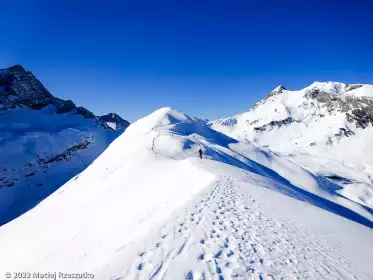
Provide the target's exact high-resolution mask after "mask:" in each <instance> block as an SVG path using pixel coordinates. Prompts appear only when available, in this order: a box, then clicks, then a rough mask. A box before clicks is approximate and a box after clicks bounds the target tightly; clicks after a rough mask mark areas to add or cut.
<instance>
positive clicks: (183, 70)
mask: <svg viewBox="0 0 373 280" xmlns="http://www.w3.org/2000/svg"><path fill="white" fill-rule="evenodd" d="M0 26H1V27H2V28H1V33H0V34H1V43H0V61H1V66H2V67H0V68H4V67H7V66H10V65H12V64H22V65H24V66H25V68H27V69H29V70H31V71H32V72H33V73H34V74H35V75H36V76H37V77H38V78H39V79H40V80H41V81H42V82H43V83H44V84H45V86H46V87H47V88H48V89H49V90H50V91H51V92H52V93H53V94H54V95H55V96H58V97H60V98H64V99H72V100H73V101H74V102H75V103H76V104H78V105H83V106H85V107H87V108H88V109H90V110H91V111H93V112H94V113H97V114H102V113H108V112H112V111H113V112H117V113H119V114H120V115H121V116H122V117H123V118H126V119H128V120H130V121H133V120H135V119H137V118H139V117H141V116H144V115H147V114H148V113H150V112H151V111H153V110H155V109H157V108H159V107H162V106H172V107H175V108H176V109H179V110H182V111H184V112H186V113H188V114H190V115H196V116H199V117H204V118H209V119H214V118H217V117H218V116H220V117H223V116H230V115H233V114H235V113H237V112H241V111H245V110H247V109H248V108H250V107H251V106H252V105H253V104H254V103H255V101H257V100H258V99H260V98H261V97H263V96H264V95H265V94H266V93H268V92H269V91H271V90H272V89H273V88H275V87H276V86H277V85H279V84H283V85H285V86H286V87H289V88H293V89H299V88H302V87H305V86H307V85H309V84H310V83H312V82H313V81H315V80H316V81H328V80H336V81H342V82H346V83H373V1H371V0H366V1H359V0H355V1H348V2H347V1H346V2H345V1H327V0H325V1H307V0H302V1H275V0H273V1H259V0H253V1H249V0H245V1H234V0H233V1H203V0H200V1H193V0H188V1H182V0H180V1H179V0H172V1H162V0H158V1H154V0H152V1H141V0H140V1H138V0H136V1H134V0H131V1H125V0H122V1H111V0H106V1H94V0H89V1H88V0H74V1H73V0H44V1H43V0H17V1H3V2H2V3H1V16H0Z"/></svg>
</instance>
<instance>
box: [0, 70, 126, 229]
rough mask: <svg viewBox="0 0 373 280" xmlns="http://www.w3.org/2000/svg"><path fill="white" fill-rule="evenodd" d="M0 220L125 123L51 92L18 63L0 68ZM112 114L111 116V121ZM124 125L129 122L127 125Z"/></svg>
mask: <svg viewBox="0 0 373 280" xmlns="http://www.w3.org/2000/svg"><path fill="white" fill-rule="evenodd" d="M0 86H1V88H0V154H1V158H0V225H2V224H4V223H6V222H8V221H10V220H12V219H14V218H16V217H17V216H19V215H21V214H22V213H24V212H25V211H27V210H29V209H30V208H32V207H34V206H35V205H36V204H37V203H39V202H40V201H41V200H42V199H44V198H45V197H46V196H48V195H49V194H51V193H52V192H54V191H55V190H56V189H58V188H59V187H60V186H62V185H63V184H64V183H65V182H67V181H68V180H69V179H70V178H71V177H73V176H75V175H76V174H78V173H79V172H81V171H82V170H84V169H85V168H86V167H87V166H88V165H89V164H90V163H91V162H92V161H93V160H94V159H95V158H96V157H97V156H99V155H100V154H101V153H102V152H103V151H104V150H105V149H106V148H107V146H108V145H109V144H110V143H111V142H112V141H113V140H114V139H115V138H116V137H117V136H118V135H120V133H121V132H122V131H123V130H124V129H125V127H124V125H125V124H126V123H125V121H124V120H123V119H121V118H120V117H119V116H117V115H116V119H115V120H118V121H123V122H122V126H120V129H119V130H118V131H114V130H113V129H111V128H109V127H108V126H107V125H106V123H105V120H104V119H101V118H104V117H105V116H103V117H96V116H95V115H94V114H93V113H91V112H90V111H88V110H87V109H85V108H83V107H76V106H75V104H74V103H73V102H72V101H70V100H67V101H64V100H61V99H58V98H56V97H54V96H53V95H52V94H51V93H50V92H49V91H48V90H47V89H45V87H44V86H43V85H42V84H41V83H40V81H38V80H37V79H36V78H35V77H34V76H33V75H32V73H31V72H28V71H25V70H24V69H23V68H22V67H21V66H14V67H11V68H8V69H4V70H2V71H0ZM115 120H114V121H115ZM127 126H128V125H127Z"/></svg>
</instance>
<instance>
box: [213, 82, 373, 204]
mask: <svg viewBox="0 0 373 280" xmlns="http://www.w3.org/2000/svg"><path fill="white" fill-rule="evenodd" d="M210 125H211V127H212V128H214V129H215V130H217V131H220V132H223V133H225V134H227V135H229V136H231V137H234V138H236V139H239V140H244V141H252V142H254V143H255V144H256V145H258V146H264V147H267V148H269V149H271V150H273V151H275V152H276V153H282V154H283V155H289V156H291V157H292V160H294V161H297V160H299V161H300V162H302V163H304V164H305V165H307V164H308V166H307V167H309V168H310V170H311V171H315V172H316V170H317V171H318V172H320V174H326V173H328V174H329V173H338V172H341V169H343V170H344V171H343V172H342V174H339V175H340V176H341V177H346V176H347V177H348V179H349V182H352V183H350V184H348V185H347V184H344V185H342V184H341V185H342V186H343V189H342V190H341V191H340V192H341V193H343V192H344V193H347V196H348V197H350V198H351V199H353V200H355V201H359V202H360V203H363V204H365V205H370V206H373V183H372V180H371V179H370V178H373V167H372V166H373V148H372V145H371V141H370V139H372V138H373V85H367V84H364V85H363V84H352V85H349V84H344V83H338V82H314V83H313V84H312V85H310V86H308V87H306V88H304V89H302V90H298V91H292V90H288V89H286V88H285V87H283V86H279V87H277V88H276V89H275V90H273V91H272V92H271V93H269V94H268V95H267V96H266V97H264V98H263V99H262V100H260V101H258V102H257V103H256V104H255V105H254V106H253V107H252V108H251V109H250V110H249V111H247V112H244V113H242V114H239V115H236V116H234V117H231V118H227V119H221V120H217V121H213V122H211V123H210ZM306 155H307V156H308V157H312V160H303V159H300V157H305V156H306ZM331 161H333V162H334V163H335V164H336V165H342V166H343V167H341V168H334V167H333V170H331V169H330V167H331V166H333V165H334V164H332V163H330V162H331ZM336 162H338V163H336ZM311 163H312V164H311ZM345 163H346V164H345ZM347 163H348V164H347ZM310 164H311V165H312V166H311V167H310V166H309V165H310ZM318 164H321V165H322V166H324V167H316V166H317V165H318ZM347 165H348V167H347ZM345 169H348V170H345ZM350 169H351V170H350Z"/></svg>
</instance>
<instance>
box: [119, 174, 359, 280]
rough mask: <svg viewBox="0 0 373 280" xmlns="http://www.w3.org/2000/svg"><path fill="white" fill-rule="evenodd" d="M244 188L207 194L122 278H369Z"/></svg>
mask: <svg viewBox="0 0 373 280" xmlns="http://www.w3.org/2000/svg"><path fill="white" fill-rule="evenodd" d="M241 188H242V186H241V185H240V184H238V183H237V182H235V180H231V179H229V178H228V179H227V180H224V181H220V182H219V183H217V184H216V185H214V186H213V187H212V188H211V189H210V190H209V191H208V192H205V193H203V194H202V195H201V197H200V198H199V201H197V203H195V204H194V205H192V206H191V207H189V208H188V209H187V211H186V214H185V215H183V216H181V217H180V216H178V217H177V218H175V219H171V220H169V222H167V223H166V224H165V225H164V227H163V228H162V229H161V231H160V234H159V238H158V239H156V240H154V242H153V243H151V244H147V246H144V248H143V250H141V251H139V252H138V256H137V258H136V260H135V261H134V262H133V264H132V266H131V267H130V268H129V269H128V273H127V274H126V277H124V279H134V280H135V279H136V280H142V279H171V280H175V279H206V280H207V279H219V280H222V279H225V280H229V279H366V278H364V277H363V276H361V275H358V274H356V270H354V269H353V265H352V264H351V263H350V262H349V260H348V259H347V258H345V257H344V256H343V255H341V254H340V253H339V252H337V251H335V250H334V249H333V248H331V247H330V246H328V244H326V242H323V240H322V238H321V239H320V238H316V236H315V234H317V233H315V232H314V231H312V229H310V228H308V227H306V226H303V225H301V224H299V223H295V222H291V221H287V222H286V223H282V222H281V221H280V220H279V219H278V218H276V217H274V215H268V214H265V213H263V211H262V205H261V204H260V203H258V202H257V201H256V200H255V198H254V197H253V196H251V195H250V194H249V193H248V192H247V191H242V189H241ZM264 212H265V211H264Z"/></svg>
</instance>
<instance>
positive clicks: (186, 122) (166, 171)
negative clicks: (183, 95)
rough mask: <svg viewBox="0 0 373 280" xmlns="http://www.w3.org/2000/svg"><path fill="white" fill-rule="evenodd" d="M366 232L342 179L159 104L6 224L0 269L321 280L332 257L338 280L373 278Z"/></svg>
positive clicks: (362, 214) (370, 220)
mask: <svg viewBox="0 0 373 280" xmlns="http://www.w3.org/2000/svg"><path fill="white" fill-rule="evenodd" d="M199 149H202V150H203V152H204V158H203V159H202V160H201V159H199V157H198V150H199ZM369 227H370V228H372V227H373V216H372V215H371V213H369V211H367V209H366V208H364V207H363V206H362V205H360V204H358V203H355V202H353V201H350V200H348V199H346V198H345V197H343V196H341V195H339V194H337V193H336V185H335V184H334V183H332V182H329V181H328V180H325V178H323V177H320V176H317V175H315V174H312V173H310V172H308V171H307V170H305V169H304V168H302V167H301V166H299V165H297V164H295V163H293V162H292V161H290V160H288V159H285V158H282V157H280V156H278V155H276V154H275V153H273V152H271V151H268V150H266V149H262V148H258V147H256V146H255V145H253V144H252V143H250V142H246V143H245V142H239V141H237V140H235V139H232V138H230V137H228V136H226V135H224V134H222V133H219V132H217V131H215V130H213V129H211V128H210V127H209V126H208V125H207V124H206V123H205V122H203V121H200V120H198V119H193V118H191V117H189V116H188V115H186V114H184V113H181V112H178V111H176V110H174V109H172V108H162V109H160V110H157V111H155V112H154V113H152V114H151V115H149V116H147V117H145V118H143V119H140V120H138V121H137V122H134V123H133V124H132V125H131V126H130V127H129V128H128V129H127V130H126V131H125V132H124V133H123V134H122V135H121V136H119V137H118V138H116V139H115V140H114V141H113V143H111V145H110V146H109V147H108V148H107V149H106V150H105V151H104V152H103V153H102V155H101V156H99V157H98V158H97V159H96V160H95V161H94V162H93V163H92V164H91V165H90V166H89V167H88V168H87V169H86V170H84V171H83V172H82V173H81V174H79V175H78V176H75V177H74V178H72V179H71V180H70V181H69V182H68V183H66V184H65V185H64V186H63V187H61V188H60V189H59V190H57V191H56V192H55V193H53V194H52V195H51V196H49V197H48V198H46V199H45V200H44V201H42V202H41V203H40V204H39V205H38V206H37V207H35V208H34V209H32V210H30V211H29V212H27V213H25V214H24V215H22V216H21V217H19V218H17V219H15V220H13V221H12V222H10V223H8V224H6V225H4V226H3V227H1V228H0V248H2V250H1V252H0V263H1V264H2V265H1V267H0V273H3V272H6V271H13V270H14V269H20V270H22V271H29V272H33V271H66V272H74V271H75V272H80V271H89V272H91V273H94V274H95V275H96V278H97V279H121V278H122V279H191V277H193V279H194V278H197V279H198V277H200V278H202V279H208V278H210V279H214V278H216V279H219V278H220V279H221V278H222V277H224V279H230V278H238V279H246V278H250V277H251V276H255V275H256V276H258V275H259V276H261V277H262V278H265V277H267V276H268V277H269V275H279V276H281V277H284V278H290V277H292V276H298V277H301V276H302V275H303V276H304V274H305V273H306V274H307V275H308V276H310V277H312V276H315V275H316V276H317V277H319V278H320V273H319V272H318V271H319V268H320V266H321V265H323V264H327V263H328V262H330V261H332V260H334V263H333V266H330V267H329V266H328V267H325V269H326V271H328V273H329V274H330V275H333V277H336V276H338V275H340V274H341V273H343V274H342V275H349V276H351V277H352V278H354V277H355V278H357V279H369V277H370V276H372V275H373V271H372V269H371V268H370V266H369V265H367V264H368V263H369V261H368V259H369V258H370V257H371V256H373V253H372V252H371V251H369V249H367V248H366V244H367V242H369V240H370V239H369V238H371V229H369ZM25 232H27V234H26V235H25V234H24V233H25ZM45 234H48V238H45ZM287 240H288V241H287ZM353 240H357V241H356V242H353ZM311 241H312V242H311ZM14 243H16V244H17V246H14V245H12V244H14ZM276 244H278V246H277V245H276ZM364 244H365V247H364ZM273 246H275V247H273ZM331 252H332V253H331ZM346 254H347V256H348V258H347V257H346ZM304 256H306V258H307V259H306V260H304ZM279 258H280V259H279ZM309 259H312V264H310V262H309ZM289 260H291V261H289ZM337 260H338V261H337ZM287 262H288V263H291V264H292V266H291V267H292V269H291V270H289V267H288V266H287V265H286V263H287ZM259 276H258V277H259ZM317 277H313V278H317Z"/></svg>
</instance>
